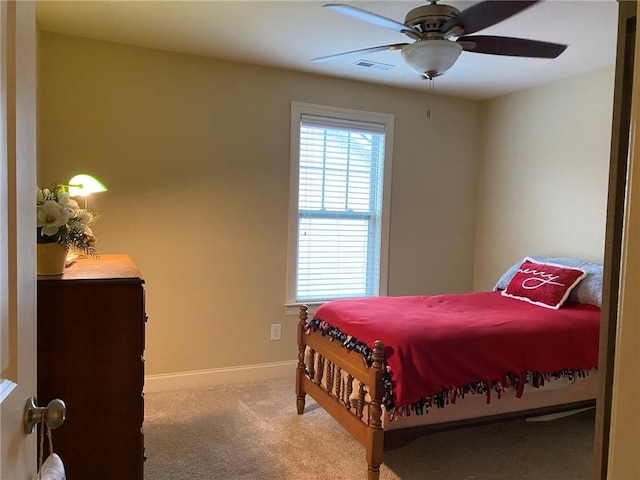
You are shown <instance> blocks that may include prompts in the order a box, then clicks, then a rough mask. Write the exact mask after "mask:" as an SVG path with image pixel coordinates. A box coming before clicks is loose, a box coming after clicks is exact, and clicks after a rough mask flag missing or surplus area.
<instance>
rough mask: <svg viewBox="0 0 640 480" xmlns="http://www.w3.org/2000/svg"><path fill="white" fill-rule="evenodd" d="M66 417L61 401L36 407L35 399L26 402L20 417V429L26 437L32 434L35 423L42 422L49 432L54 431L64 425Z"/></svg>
mask: <svg viewBox="0 0 640 480" xmlns="http://www.w3.org/2000/svg"><path fill="white" fill-rule="evenodd" d="M66 417H67V407H66V405H65V404H64V402H63V401H62V400H59V399H57V398H56V399H53V400H51V401H50V402H49V405H47V406H46V407H38V406H37V405H36V397H31V398H29V399H28V400H27V404H26V405H25V406H24V414H23V415H22V429H23V430H24V433H26V434H27V435H28V434H30V433H32V432H33V426H34V425H35V424H36V423H41V422H44V423H46V424H47V427H49V429H50V430H55V429H56V428H58V427H59V426H60V425H62V424H63V423H64V420H65V418H66Z"/></svg>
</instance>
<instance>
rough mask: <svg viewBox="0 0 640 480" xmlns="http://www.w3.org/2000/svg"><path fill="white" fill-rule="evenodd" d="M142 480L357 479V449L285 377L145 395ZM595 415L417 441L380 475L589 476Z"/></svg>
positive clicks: (497, 479)
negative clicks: (299, 406)
mask: <svg viewBox="0 0 640 480" xmlns="http://www.w3.org/2000/svg"><path fill="white" fill-rule="evenodd" d="M145 411H146V414H145V425H144V431H145V447H146V454H147V462H146V464H145V480H205V479H206V480H227V479H229V480H236V479H237V480H289V479H290V480H338V479H341V480H360V479H362V480H364V479H366V463H365V459H364V448H363V447H362V446H361V445H360V444H359V443H357V442H356V441H355V440H354V439H353V438H352V437H351V436H350V435H349V434H347V433H346V431H345V430H344V429H343V428H342V427H341V426H340V425H338V424H337V423H336V422H335V421H334V420H333V418H331V417H330V416H329V415H327V414H326V413H325V412H324V411H323V410H322V409H321V408H319V407H318V406H317V405H316V404H315V402H313V400H311V399H310V398H309V397H307V408H306V411H305V414H304V415H301V416H299V415H297V414H296V409H295V394H294V383H293V379H283V380H277V381H275V382H270V383H268V382H263V383H250V384H237V385H224V386H217V387H208V388H202V389H191V390H183V391H179V392H163V393H148V394H147V395H146V396H145ZM593 431H594V410H589V411H587V412H583V413H580V414H577V415H573V416H570V417H566V418H563V419H559V420H554V421H551V422H533V423H532V422H525V421H514V422H508V423H502V424H494V425H490V426H483V427H474V428H468V429H464V430H457V431H451V432H445V433H438V434H432V435H428V436H425V437H422V438H420V439H418V440H416V441H414V442H412V443H410V444H409V445H406V446H404V447H402V448H400V449H397V450H392V451H389V452H385V454H384V464H383V465H382V467H381V475H380V477H381V479H383V480H391V479H403V480H422V479H424V480H445V479H446V480H451V479H464V480H517V479H518V480H519V479H523V480H524V479H526V480H556V479H557V480H588V479H591V478H592V477H593V475H592V470H593V466H592V460H593V456H592V448H593V447H592V444H593Z"/></svg>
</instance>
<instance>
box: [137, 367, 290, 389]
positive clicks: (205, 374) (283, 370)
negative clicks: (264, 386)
mask: <svg viewBox="0 0 640 480" xmlns="http://www.w3.org/2000/svg"><path fill="white" fill-rule="evenodd" d="M297 364H298V362H297V361H296V360H289V361H286V362H274V363H262V364H259V365H243V366H240V367H228V368H212V369H209V370H196V371H191V372H179V373H169V374H162V375H147V376H145V379H144V391H145V392H146V393H152V392H167V391H171V390H182V389H184V388H192V387H208V386H213V385H222V384H225V383H247V382H255V381H260V380H268V379H273V378H283V377H289V376H290V377H292V378H293V377H294V375H295V371H296V366H297Z"/></svg>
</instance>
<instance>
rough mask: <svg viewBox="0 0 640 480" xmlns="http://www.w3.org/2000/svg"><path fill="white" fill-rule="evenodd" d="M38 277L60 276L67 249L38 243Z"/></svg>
mask: <svg viewBox="0 0 640 480" xmlns="http://www.w3.org/2000/svg"><path fill="white" fill-rule="evenodd" d="M37 248H38V261H37V273H38V275H58V276H60V275H62V274H63V273H64V267H65V264H66V262H67V247H66V246H64V245H61V244H59V243H38V244H37Z"/></svg>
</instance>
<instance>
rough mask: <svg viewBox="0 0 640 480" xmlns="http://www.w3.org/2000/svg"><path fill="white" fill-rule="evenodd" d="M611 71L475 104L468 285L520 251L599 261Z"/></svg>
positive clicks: (491, 276)
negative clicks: (479, 110)
mask: <svg viewBox="0 0 640 480" xmlns="http://www.w3.org/2000/svg"><path fill="white" fill-rule="evenodd" d="M613 83H614V70H613V67H607V68H604V69H600V70H597V71H595V72H590V73H587V74H583V75H579V76H575V77H571V78H567V79H564V80H560V81H556V82H553V83H550V84H547V85H544V86H540V87H536V88H532V89H529V90H525V91H522V92H518V93H514V94H511V95H507V96H504V97H500V98H497V99H494V100H490V101H487V102H485V104H484V108H483V114H482V124H483V128H482V143H483V147H482V163H481V166H480V174H479V177H478V179H479V185H478V189H479V191H478V216H477V229H476V250H475V276H474V289H475V290H488V289H491V288H492V287H493V285H494V284H495V282H496V280H497V279H498V278H499V276H500V274H501V273H502V272H503V271H505V270H506V269H507V268H508V267H509V266H510V265H512V264H513V263H515V262H517V261H518V260H519V259H521V258H522V257H524V256H525V255H552V256H568V257H575V258H581V259H584V260H591V261H599V262H601V261H602V259H603V254H604V232H605V216H606V206H607V188H608V171H609V155H610V143H611V121H612V108H613Z"/></svg>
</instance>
